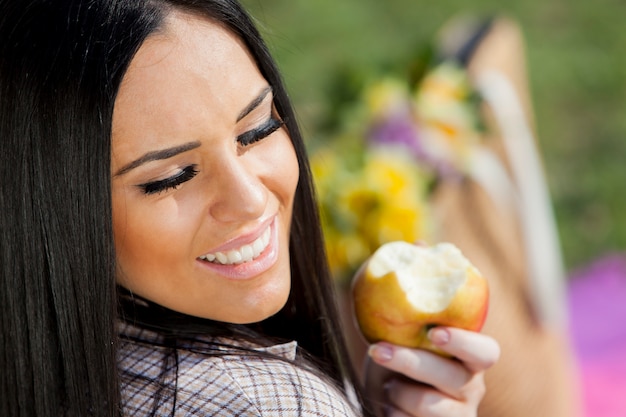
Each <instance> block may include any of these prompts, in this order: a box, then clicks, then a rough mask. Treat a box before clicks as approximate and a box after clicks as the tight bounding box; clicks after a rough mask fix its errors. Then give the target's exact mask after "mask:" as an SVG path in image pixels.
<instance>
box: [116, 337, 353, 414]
mask: <svg viewBox="0 0 626 417" xmlns="http://www.w3.org/2000/svg"><path fill="white" fill-rule="evenodd" d="M144 336H145V335H144ZM295 352H296V344H295V342H292V343H288V344H284V345H277V346H272V347H270V348H262V349H257V350H256V351H247V352H246V351H243V350H239V349H236V348H233V349H228V348H223V347H222V348H220V349H217V350H215V349H213V350H211V351H210V352H209V351H207V350H206V349H201V348H200V347H199V346H197V345H195V344H194V345H191V346H189V347H188V348H176V349H173V348H165V347H162V346H159V344H158V343H149V342H148V343H147V342H146V340H145V338H144V339H142V340H141V341H140V342H138V341H137V340H125V341H122V344H121V346H120V357H119V364H120V373H121V379H122V381H121V382H122V399H123V406H124V412H125V413H126V414H127V415H133V416H139V415H147V414H150V413H152V412H153V410H157V413H156V414H158V415H163V414H164V415H185V416H196V415H198V416H199V415H201V416H209V415H220V416H223V415H241V416H261V415H263V416H265V415H302V416H320V415H323V416H329V417H332V416H353V415H356V414H355V413H354V411H353V410H352V408H351V405H350V404H349V403H348V402H347V401H346V400H345V397H344V396H343V395H342V394H341V393H340V392H339V390H338V389H336V388H335V387H334V386H333V385H332V384H329V383H327V381H325V380H323V379H322V378H320V377H318V376H317V375H315V374H314V373H313V372H310V371H308V370H306V369H303V368H302V367H299V366H296V365H294V364H293V363H292V362H291V359H293V358H294V357H295ZM282 358H285V360H282ZM174 409H175V412H174V413H173V414H172V411H173V410H174Z"/></svg>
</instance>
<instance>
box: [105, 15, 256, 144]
mask: <svg viewBox="0 0 626 417" xmlns="http://www.w3.org/2000/svg"><path fill="white" fill-rule="evenodd" d="M265 85H267V82H266V81H265V79H264V77H263V76H262V75H261V73H260V71H259V70H258V67H257V65H256V63H255V61H254V59H253V57H252V56H251V54H250V53H249V51H248V49H247V48H246V47H245V45H244V43H243V41H242V40H241V39H239V38H238V37H237V36H236V35H234V34H233V33H232V32H231V31H229V30H227V29H225V28H224V27H223V26H221V25H220V24H218V23H215V22H213V21H211V20H208V19H203V18H201V17H197V16H194V15H189V14H183V13H177V12H174V13H172V14H171V15H170V16H168V17H167V19H166V21H165V24H164V27H163V28H162V29H161V30H160V31H159V32H157V33H155V34H153V35H151V36H150V37H149V38H148V39H146V41H145V42H144V44H143V45H142V46H141V47H140V48H139V50H138V51H137V54H136V55H135V57H134V58H133V60H132V61H131V63H130V66H129V68H128V71H127V73H126V74H125V76H124V79H123V81H122V84H121V86H120V90H119V92H118V96H117V98H116V101H115V108H114V115H113V146H114V150H116V149H115V148H117V150H119V148H121V147H123V148H128V147H129V146H130V145H141V148H142V149H140V150H144V149H145V148H148V147H152V148H160V147H165V146H171V145H172V144H173V143H172V140H174V139H176V138H180V140H181V141H186V140H197V139H200V138H199V137H198V136H199V135H203V134H206V132H207V131H211V130H215V129H218V128H220V127H225V126H226V125H228V124H229V123H230V124H234V123H235V122H236V119H237V116H238V115H239V113H240V112H241V110H242V109H243V108H244V107H245V106H246V105H247V104H248V103H249V102H250V100H252V99H253V98H254V97H255V96H256V95H257V94H258V92H259V91H260V90H261V89H262V88H263V87H264V86H265ZM173 138H174V139H173ZM129 139H134V140H129ZM132 142H137V143H132ZM133 147H135V146H133Z"/></svg>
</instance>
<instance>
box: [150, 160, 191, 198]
mask: <svg viewBox="0 0 626 417" xmlns="http://www.w3.org/2000/svg"><path fill="white" fill-rule="evenodd" d="M197 174H198V169H197V165H195V164H193V165H188V166H186V167H184V168H183V169H181V170H180V171H178V172H177V173H176V174H174V175H172V176H171V177H168V178H165V179H162V180H157V181H151V182H147V183H145V184H140V185H138V187H139V188H140V189H141V190H142V191H143V192H144V194H158V193H162V192H165V191H168V190H171V189H176V188H177V187H178V186H180V185H181V184H183V183H185V182H187V181H189V180H190V179H192V178H193V177H195V176H196V175H197Z"/></svg>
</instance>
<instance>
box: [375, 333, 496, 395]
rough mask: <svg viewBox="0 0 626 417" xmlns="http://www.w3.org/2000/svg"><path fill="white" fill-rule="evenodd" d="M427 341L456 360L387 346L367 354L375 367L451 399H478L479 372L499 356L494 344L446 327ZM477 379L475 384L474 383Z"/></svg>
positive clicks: (481, 392) (482, 387)
mask: <svg viewBox="0 0 626 417" xmlns="http://www.w3.org/2000/svg"><path fill="white" fill-rule="evenodd" d="M429 337H430V339H431V340H432V341H433V343H435V344H436V345H437V346H438V347H439V348H440V349H442V350H444V351H445V352H447V353H449V354H451V355H452V356H454V357H455V358H457V359H458V360H456V359H450V358H444V357H442V356H440V355H437V354H434V353H432V352H429V351H424V350H420V349H410V348H404V347H400V346H394V345H391V344H389V343H378V344H375V345H372V346H371V347H370V351H369V354H370V356H371V358H372V359H373V360H374V361H375V362H376V363H378V364H379V365H382V366H384V367H385V368H387V369H390V370H392V371H395V372H398V373H400V374H403V375H405V376H407V377H408V378H410V379H412V380H414V381H418V382H421V383H424V384H428V385H431V386H433V387H435V388H436V389H438V390H440V391H441V392H443V393H445V394H447V395H448V396H450V397H452V398H455V399H458V400H461V401H465V400H474V399H476V398H479V399H480V398H482V396H483V395H484V386H483V384H482V371H484V370H486V369H487V368H489V367H490V366H492V365H493V364H494V363H495V362H496V361H497V359H498V357H499V355H500V348H499V346H498V344H497V342H495V340H493V339H492V338H490V337H488V336H485V335H481V334H479V333H475V332H469V331H465V330H460V329H455V328H448V327H439V328H435V329H433V330H431V332H430V334H429ZM477 375H479V376H480V381H479V382H475V380H476V379H477V378H476V376H477Z"/></svg>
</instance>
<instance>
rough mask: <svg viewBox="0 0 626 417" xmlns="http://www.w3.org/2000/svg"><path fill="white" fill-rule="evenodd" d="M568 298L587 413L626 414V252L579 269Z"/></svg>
mask: <svg viewBox="0 0 626 417" xmlns="http://www.w3.org/2000/svg"><path fill="white" fill-rule="evenodd" d="M568 302H569V311H570V322H571V335H572V341H573V344H574V349H575V352H576V355H577V358H578V361H579V365H580V370H581V377H582V386H583V392H584V396H585V398H584V402H585V416H586V417H624V416H626V255H619V254H615V255H609V256H606V257H604V258H602V259H600V260H598V261H596V262H594V263H592V264H591V265H590V266H588V267H586V268H583V269H581V270H579V271H576V272H574V274H572V277H571V281H570V285H569V289H568Z"/></svg>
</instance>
